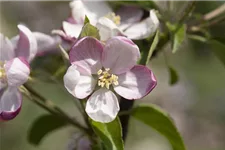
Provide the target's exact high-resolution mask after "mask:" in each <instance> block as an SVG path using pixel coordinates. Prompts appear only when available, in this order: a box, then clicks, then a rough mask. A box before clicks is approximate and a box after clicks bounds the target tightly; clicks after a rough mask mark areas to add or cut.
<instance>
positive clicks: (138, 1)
mask: <svg viewBox="0 0 225 150" xmlns="http://www.w3.org/2000/svg"><path fill="white" fill-rule="evenodd" d="M108 2H109V3H110V4H113V5H120V6H121V5H122V6H123V5H129V6H135V7H137V6H139V7H142V8H145V9H146V10H149V9H156V10H158V9H159V8H158V7H157V4H156V3H155V2H154V1H143V0H135V1H128V0H126V1H108Z"/></svg>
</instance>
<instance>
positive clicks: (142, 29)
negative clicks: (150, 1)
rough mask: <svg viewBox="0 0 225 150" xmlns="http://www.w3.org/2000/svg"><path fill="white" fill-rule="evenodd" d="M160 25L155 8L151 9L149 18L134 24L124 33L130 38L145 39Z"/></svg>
mask: <svg viewBox="0 0 225 150" xmlns="http://www.w3.org/2000/svg"><path fill="white" fill-rule="evenodd" d="M158 26H159V20H158V18H157V16H156V14H155V12H154V10H151V11H150V16H149V17H148V18H146V19H145V20H143V21H141V22H139V23H135V24H133V25H132V26H131V27H129V28H128V29H126V30H125V31H124V34H125V35H126V36H127V37H128V38H130V39H135V40H139V39H144V38H147V37H149V36H150V35H151V34H153V33H154V32H155V31H156V30H157V28H158ZM137 29H138V30H137Z"/></svg>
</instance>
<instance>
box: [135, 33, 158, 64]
mask: <svg viewBox="0 0 225 150" xmlns="http://www.w3.org/2000/svg"><path fill="white" fill-rule="evenodd" d="M139 42H140V43H139V44H138V47H140V49H142V50H141V59H140V60H139V61H138V64H141V65H147V64H148V63H149V60H150V58H151V56H152V54H153V52H154V51H155V49H156V47H157V44H158V42H159V31H157V32H156V33H155V36H154V39H153V41H152V44H151V47H150V49H149V48H145V45H146V44H147V45H149V44H148V43H149V42H147V43H146V41H139ZM136 43H137V42H136Z"/></svg>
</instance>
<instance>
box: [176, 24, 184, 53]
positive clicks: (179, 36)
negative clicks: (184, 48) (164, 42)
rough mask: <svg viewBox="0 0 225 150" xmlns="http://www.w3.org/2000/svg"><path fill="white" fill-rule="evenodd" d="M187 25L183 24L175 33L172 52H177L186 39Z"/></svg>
mask: <svg viewBox="0 0 225 150" xmlns="http://www.w3.org/2000/svg"><path fill="white" fill-rule="evenodd" d="M186 28H187V27H186V25H185V24H183V25H182V26H181V27H180V28H179V30H178V31H176V33H174V35H173V44H172V45H173V47H172V53H176V52H177V50H178V49H179V47H180V46H181V44H182V43H183V41H184V40H185V36H186Z"/></svg>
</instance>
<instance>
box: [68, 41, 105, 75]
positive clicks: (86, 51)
mask: <svg viewBox="0 0 225 150" xmlns="http://www.w3.org/2000/svg"><path fill="white" fill-rule="evenodd" d="M102 51H103V46H102V44H101V43H100V41H98V40H97V39H95V38H92V37H84V38H82V39H80V40H79V41H77V42H76V43H75V45H74V46H73V47H72V49H71V51H70V62H71V63H72V64H76V65H78V66H80V67H82V68H86V69H87V70H89V71H90V72H91V73H92V74H96V73H97V71H98V70H99V69H101V68H102V65H101V57H102Z"/></svg>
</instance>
